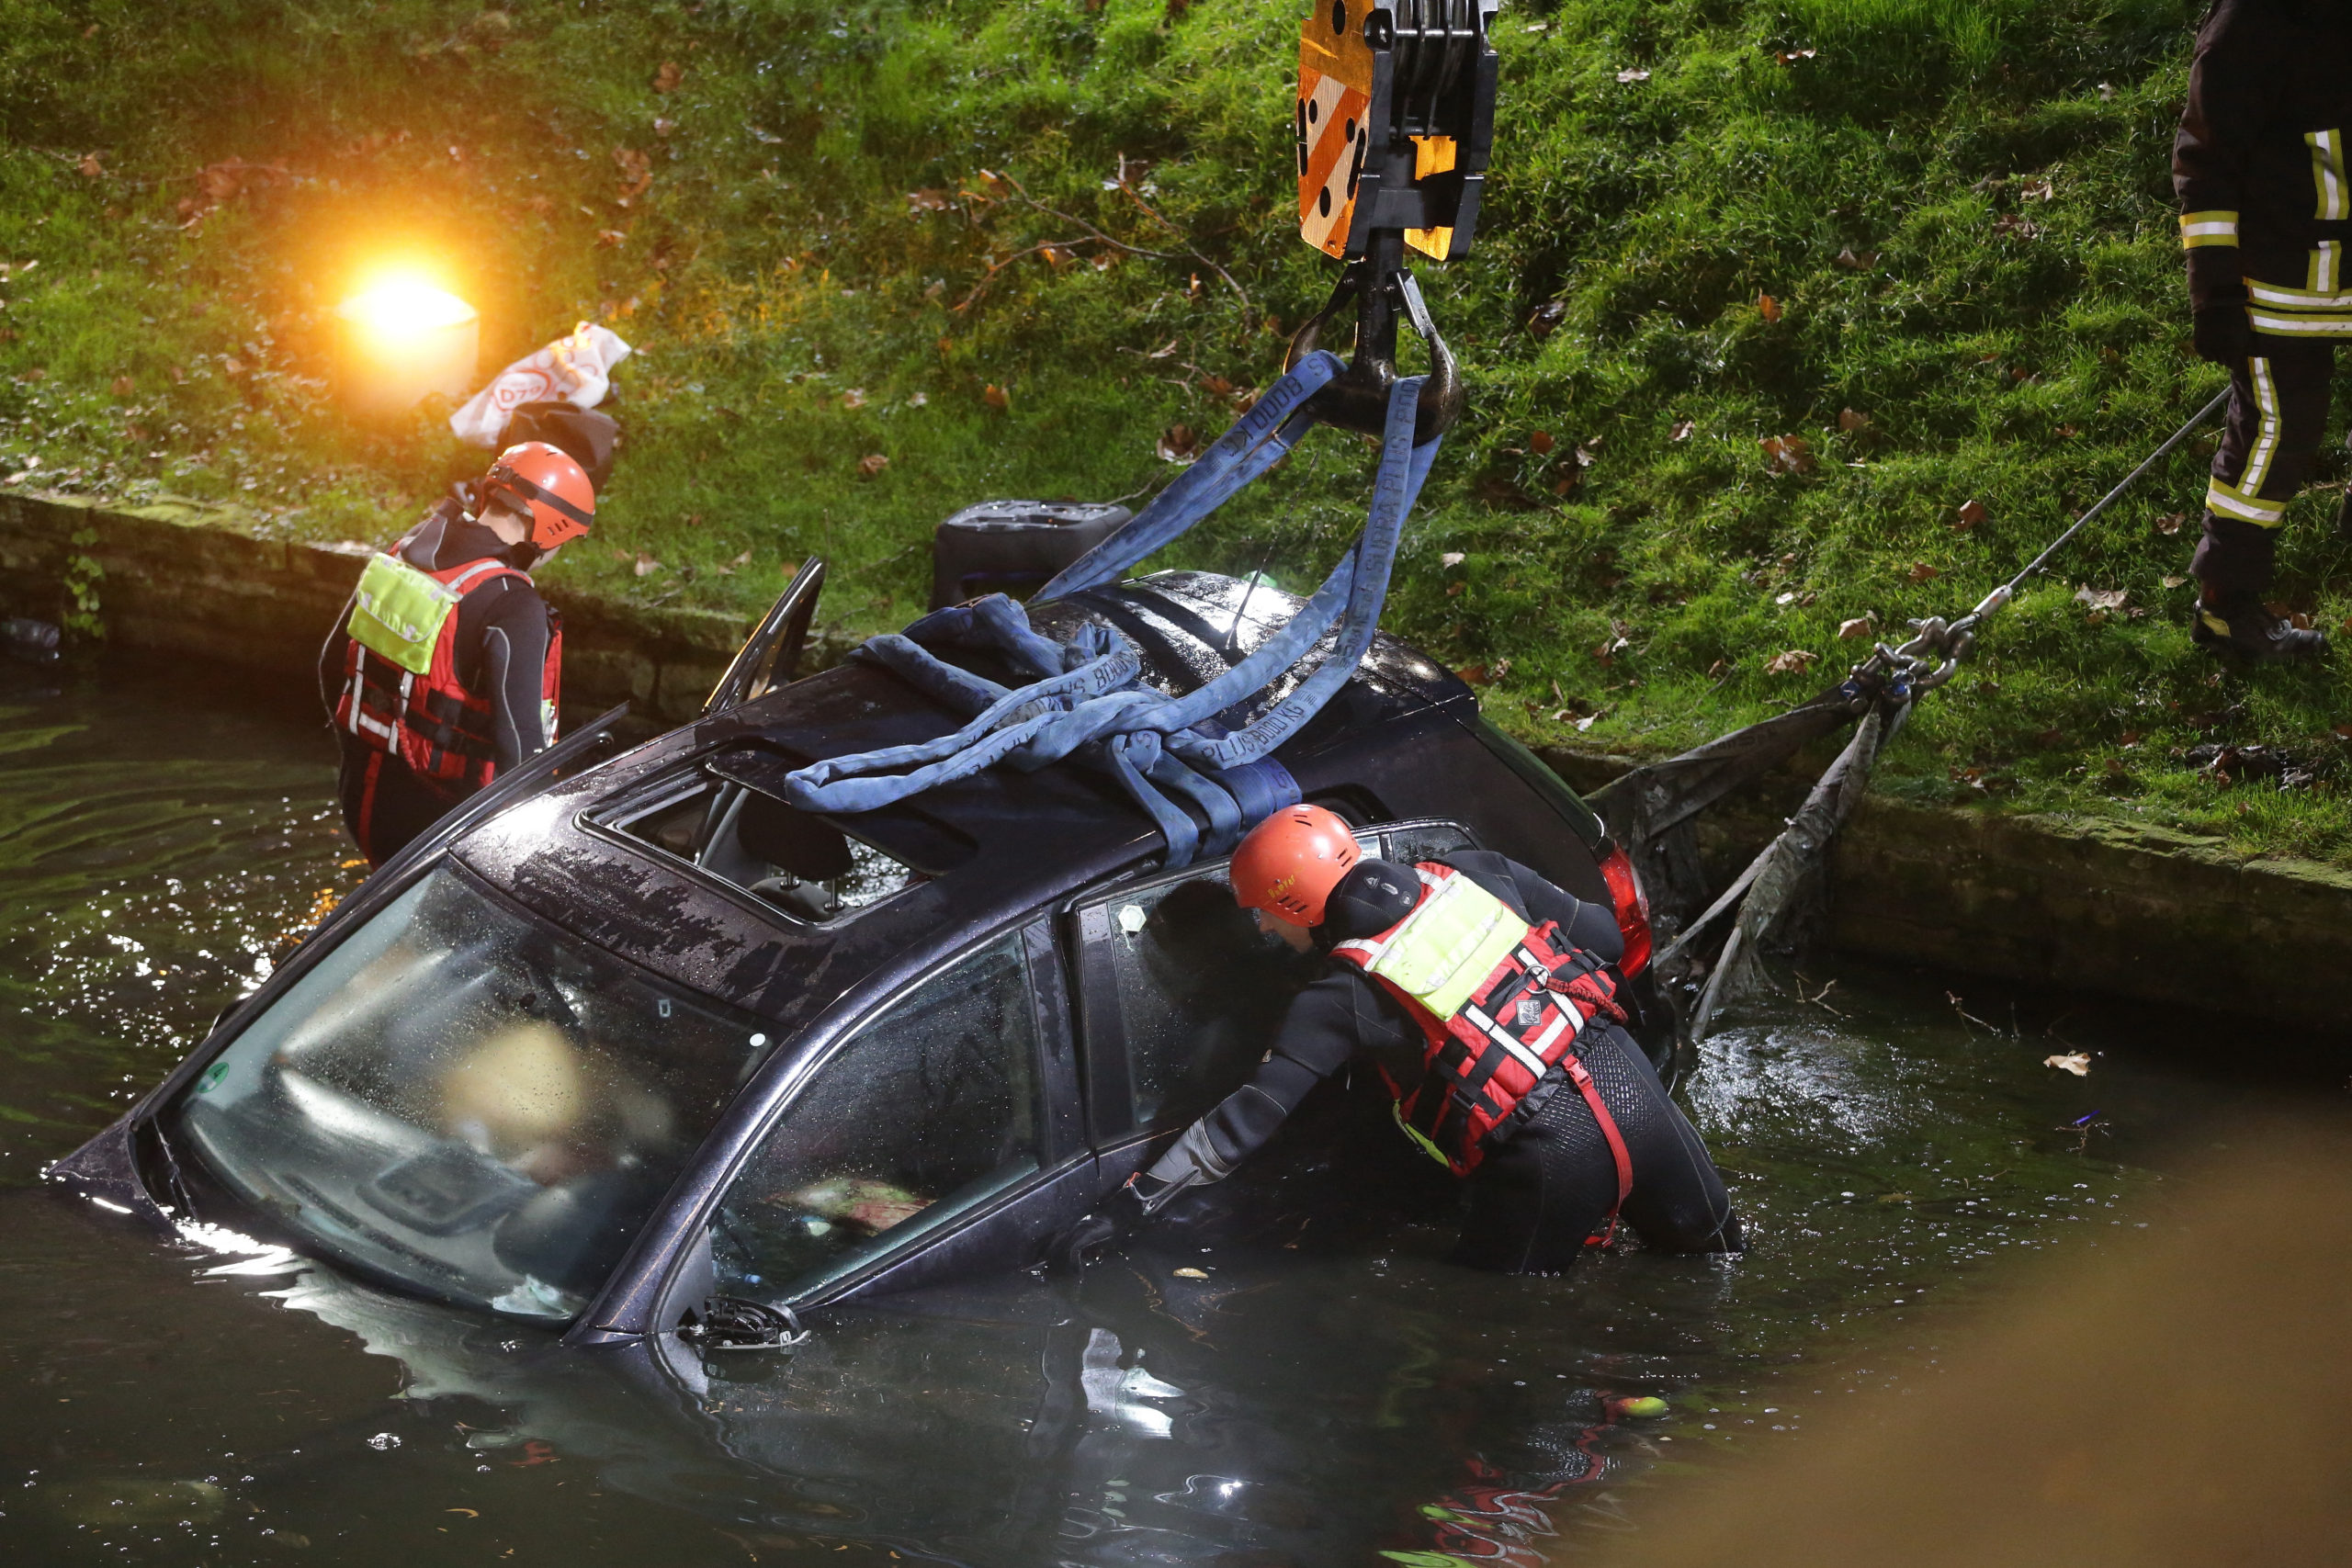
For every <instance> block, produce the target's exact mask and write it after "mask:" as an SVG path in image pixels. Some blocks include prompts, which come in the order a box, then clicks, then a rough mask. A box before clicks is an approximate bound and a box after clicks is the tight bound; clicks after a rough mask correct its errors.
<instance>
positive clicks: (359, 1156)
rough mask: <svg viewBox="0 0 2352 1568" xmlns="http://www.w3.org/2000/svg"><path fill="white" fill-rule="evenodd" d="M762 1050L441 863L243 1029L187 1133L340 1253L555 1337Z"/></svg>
mask: <svg viewBox="0 0 2352 1568" xmlns="http://www.w3.org/2000/svg"><path fill="white" fill-rule="evenodd" d="M768 1044H769V1039H768V1036H767V1034H766V1033H765V1032H763V1029H762V1026H761V1024H760V1022H759V1021H757V1020H755V1019H753V1018H752V1017H751V1016H750V1015H748V1014H743V1013H739V1012H736V1011H734V1010H730V1009H728V1008H725V1007H722V1006H720V1005H719V1004H718V1003H715V1002H713V1001H711V1000H709V999H708V998H704V997H701V996H698V995H695V994H694V993H691V992H687V991H684V990H682V989H681V988H679V987H675V986H673V985H670V984H668V983H666V982H664V981H662V980H659V979H657V978H656V977H654V976H650V975H648V974H645V973H643V972H642V971H639V970H638V969H635V968H633V967H631V966H630V965H628V964H624V963H622V962H621V961H620V960H618V959H616V958H615V957H613V956H612V955H611V954H609V953H605V952H604V951H602V950H601V949H599V948H596V947H594V946H593V945H591V944H589V943H587V942H582V940H581V939H579V938H578V937H575V936H573V935H571V933H570V932H568V931H562V930H560V929H559V928H557V927H555V926H553V925H550V924H548V923H547V922H545V921H543V920H540V919H537V918H536V917H533V916H530V915H527V914H526V913H524V912H522V911H521V910H519V909H516V908H514V907H513V906H511V905H508V904H506V903H504V902H503V900H500V899H499V898H497V897H494V896H493V895H492V894H490V893H489V892H487V891H486V890H484V889H483V888H481V886H479V885H477V884H476V883H474V882H473V881H472V880H471V879H470V878H469V877H468V876H467V875H466V874H464V873H462V872H460V871H458V870H457V869H456V868H454V867H451V866H447V865H444V866H442V867H441V868H439V869H436V870H435V871H434V872H432V873H430V874H427V875H426V876H425V877H424V879H423V880H421V881H420V882H418V884H417V885H416V886H414V887H412V888H410V889H409V890H408V891H407V892H405V893H403V894H402V895H401V897H399V898H398V899H396V900H394V901H393V902H392V903H390V904H389V905H387V906H386V907H385V908H383V909H382V910H381V911H379V913H378V914H376V915H375V916H374V917H373V918H372V919H369V920H368V923H367V924H366V925H365V926H363V927H361V928H360V929H359V930H357V931H353V932H351V933H350V934H349V935H347V936H345V938H344V940H343V941H342V942H341V943H340V944H338V945H337V946H336V947H335V948H334V951H333V952H331V953H328V954H326V956H325V957H324V958H322V960H321V961H320V962H319V963H318V964H316V965H315V966H314V967H312V968H311V970H310V971H309V972H308V973H307V974H305V975H304V976H302V977H301V978H300V980H298V981H297V982H296V983H295V984H294V985H293V986H292V987H289V988H288V990H287V991H286V992H285V994H284V995H282V996H280V997H279V998H277V1000H276V1001H275V1002H274V1003H272V1004H271V1005H270V1007H269V1008H268V1010H266V1011H265V1012H264V1013H263V1014H262V1015H261V1016H260V1017H258V1018H256V1019H254V1021H252V1022H251V1023H249V1024H248V1025H247V1026H246V1027H245V1028H244V1030H243V1032H241V1033H240V1034H239V1035H238V1036H237V1038H236V1039H235V1040H234V1041H233V1042H232V1043H230V1045H229V1046H228V1048H227V1049H226V1050H225V1051H223V1052H222V1053H221V1055H220V1057H219V1058H218V1059H217V1060H215V1061H214V1062H213V1063H212V1064H211V1065H210V1066H208V1067H207V1068H206V1069H205V1070H204V1072H203V1073H202V1074H201V1075H200V1076H199V1077H198V1079H197V1081H196V1082H195V1084H194V1085H192V1086H191V1087H190V1089H188V1090H187V1093H186V1094H185V1095H184V1096H183V1097H182V1099H181V1100H180V1103H179V1105H178V1107H177V1108H176V1111H175V1116H176V1127H177V1130H178V1132H179V1133H180V1134H182V1136H183V1137H184V1138H185V1140H186V1142H187V1144H188V1145H191V1146H192V1147H193V1148H194V1149H195V1150H196V1151H197V1153H198V1156H200V1157H201V1159H202V1161H203V1164H204V1166H205V1168H207V1169H209V1171H210V1172H211V1173H212V1175H213V1176H215V1177H216V1178H218V1179H219V1180H220V1182H221V1183H223V1184H224V1185H225V1186H227V1187H228V1188H229V1189H230V1190H232V1191H233V1192H235V1193H236V1194H238V1195H239V1196H241V1197H242V1198H243V1199H244V1200H246V1201H249V1202H252V1203H254V1204H255V1205H256V1206H258V1207H259V1208H261V1209H262V1210H263V1211H265V1212H266V1213H268V1214H270V1215H272V1216H273V1217H275V1218H276V1219H277V1221H278V1222H279V1223H280V1224H284V1225H286V1226H288V1227H290V1228H292V1229H294V1230H296V1231H299V1232H300V1233H301V1234H302V1235H306V1236H308V1237H309V1238H311V1241H312V1242H314V1243H315V1244H316V1246H317V1247H318V1248H319V1249H320V1250H321V1251H322V1252H324V1253H325V1254H327V1255H329V1256H331V1257H334V1258H340V1259H343V1260H345V1261H347V1262H351V1263H355V1264H357V1265H359V1266H361V1267H363V1268H365V1269H372V1270H375V1271H377V1272H379V1273H382V1274H387V1275H390V1276H393V1277H395V1278H397V1279H399V1280H401V1281H402V1282H404V1283H405V1284H407V1285H408V1286H410V1287H411V1288H413V1289H415V1290H417V1291H419V1292H424V1293H425V1294H429V1295H433V1296H436V1297H439V1298H441V1299H443V1300H445V1301H450V1302H455V1303H460V1304H463V1305H469V1306H478V1307H487V1308H490V1309H492V1310H493V1311H496V1312H501V1313H507V1314H515V1315H517V1316H522V1317H531V1318H540V1319H546V1320H563V1319H570V1318H571V1317H574V1316H576V1315H577V1314H579V1313H580V1311H581V1310H582V1308H583V1307H585V1306H586V1305H587V1303H588V1302H589V1300H590V1299H591V1298H593V1297H594V1294H595V1292H596V1291H597V1289H598V1288H599V1287H600V1286H601V1285H602V1284H603V1283H604V1280H605V1276H606V1275H607V1274H608V1273H609V1272H610V1271H611V1269H612V1267H613V1265H614V1264H615V1263H616V1262H617V1261H618V1260H619V1258H620V1256H621V1254H622V1253H623V1252H624V1251H625V1250H626V1249H627V1248H628V1245H629V1243H630V1242H631V1241H633V1240H634V1239H635V1237H636V1235H637V1233H638V1230H639V1227H640V1226H641V1225H642V1224H644V1223H645V1220H646V1218H647V1217H648V1215H650V1213H651V1212H652V1210H653V1208H654V1205H655V1204H656V1203H658V1202H659V1201H661V1199H662V1194H663V1193H664V1192H665V1191H666V1190H668V1189H669V1186H670V1184H671V1182H672V1181H673V1179H675V1178H676V1176H677V1175H678V1173H679V1171H680V1169H681V1168H683V1166H684V1163H685V1161H686V1160H687V1159H688V1158H689V1157H690V1156H692V1154H693V1153H694V1151H695V1147H696V1146H697V1145H699V1144H700V1142H701V1140H702V1137H703V1135H704V1134H705V1133H707V1131H708V1130H709V1128H710V1126H711V1125H712V1123H713V1122H715V1121H716V1120H717V1118H718V1112H719V1111H720V1110H721V1109H722V1108H723V1107H724V1106H725V1105H726V1103H727V1101H728V1100H729V1098H731V1097H732V1095H733V1094H734V1092H735V1090H736V1089H737V1088H738V1087H739V1086H740V1085H741V1083H742V1081H743V1079H744V1078H745V1077H747V1076H748V1074H749V1073H750V1071H751V1069H752V1067H753V1066H755V1065H756V1064H757V1063H758V1061H759V1060H761V1059H762V1058H763V1057H764V1056H765V1055H766V1053H767V1047H768Z"/></svg>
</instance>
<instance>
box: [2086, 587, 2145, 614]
mask: <svg viewBox="0 0 2352 1568" xmlns="http://www.w3.org/2000/svg"><path fill="white" fill-rule="evenodd" d="M2130 601H2131V590H2130V589H2128V588H2092V587H2090V586H2088V585H2087V584H2086V585H2085V586H2083V587H2081V588H2077V589H2075V604H2082V605H2086V606H2087V607H2088V608H2089V609H2090V611H2091V612H2092V614H2094V615H2098V614H2102V613H2104V612H2107V611H2110V610H2120V609H2121V608H2123V606H2124V605H2125V604H2128V603H2129V602H2130Z"/></svg>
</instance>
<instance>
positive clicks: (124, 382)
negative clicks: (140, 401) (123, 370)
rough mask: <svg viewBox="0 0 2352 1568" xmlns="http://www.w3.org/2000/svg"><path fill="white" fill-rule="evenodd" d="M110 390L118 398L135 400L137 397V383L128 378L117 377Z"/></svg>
mask: <svg viewBox="0 0 2352 1568" xmlns="http://www.w3.org/2000/svg"><path fill="white" fill-rule="evenodd" d="M111 390H112V391H113V393H114V395H115V396H116V397H118V398H135V397H137V396H138V395H139V383H138V382H136V381H134V380H132V379H131V378H130V377H128V376H118V377H116V378H114V386H113V388H112V389H111Z"/></svg>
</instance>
